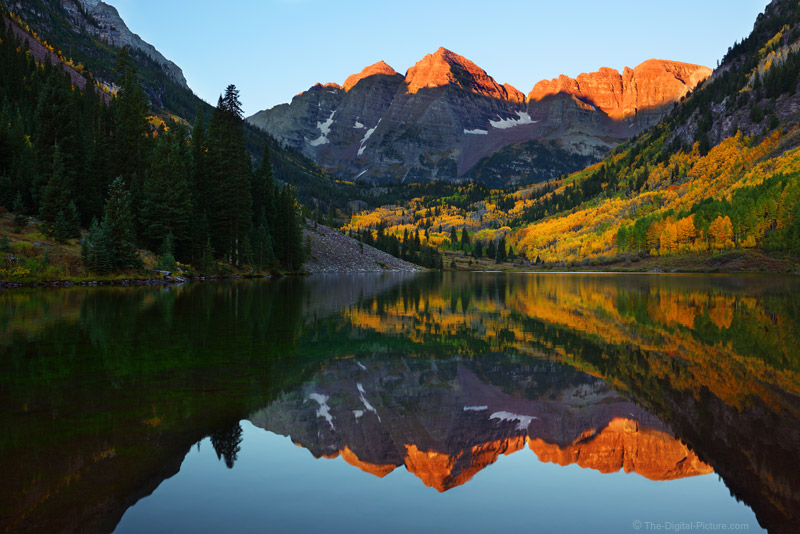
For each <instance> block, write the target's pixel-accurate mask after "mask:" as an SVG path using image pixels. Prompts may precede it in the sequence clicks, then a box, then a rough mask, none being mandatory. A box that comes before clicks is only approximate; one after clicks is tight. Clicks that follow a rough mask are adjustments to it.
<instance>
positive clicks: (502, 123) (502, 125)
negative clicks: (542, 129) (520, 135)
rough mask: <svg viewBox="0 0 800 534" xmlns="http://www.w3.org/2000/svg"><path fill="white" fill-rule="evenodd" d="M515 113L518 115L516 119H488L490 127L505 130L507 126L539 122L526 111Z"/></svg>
mask: <svg viewBox="0 0 800 534" xmlns="http://www.w3.org/2000/svg"><path fill="white" fill-rule="evenodd" d="M517 115H519V118H518V119H500V120H499V121H489V124H491V125H492V128H497V129H498V130H506V129H508V128H513V127H514V126H522V125H523V124H536V123H537V122H539V121H535V120H533V119H531V116H530V115H528V112H526V111H517Z"/></svg>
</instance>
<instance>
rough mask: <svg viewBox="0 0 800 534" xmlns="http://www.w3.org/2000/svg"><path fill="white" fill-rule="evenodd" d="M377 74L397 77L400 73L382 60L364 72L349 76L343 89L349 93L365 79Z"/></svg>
mask: <svg viewBox="0 0 800 534" xmlns="http://www.w3.org/2000/svg"><path fill="white" fill-rule="evenodd" d="M376 74H383V75H385V76H395V75H397V74H398V73H397V71H395V70H394V69H393V68H392V67H390V66H389V64H388V63H386V62H385V61H383V60H381V61H378V62H377V63H374V64H372V65H370V66H369V67H366V68H365V69H364V70H362V71H361V72H359V73H358V74H352V75H350V76H348V78H347V79H346V80H345V81H344V85H343V86H342V88H343V89H344V90H345V91H349V90H350V89H352V88H353V87H355V86H356V84H357V83H358V82H360V81H361V80H363V79H364V78H368V77H370V76H375V75H376Z"/></svg>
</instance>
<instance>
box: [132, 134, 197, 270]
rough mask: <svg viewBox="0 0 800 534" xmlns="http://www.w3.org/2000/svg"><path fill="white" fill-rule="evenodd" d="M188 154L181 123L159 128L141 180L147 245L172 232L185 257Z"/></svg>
mask: <svg viewBox="0 0 800 534" xmlns="http://www.w3.org/2000/svg"><path fill="white" fill-rule="evenodd" d="M189 163H190V156H189V152H188V145H187V139H186V133H185V131H184V130H183V128H181V127H178V126H176V127H174V128H171V129H170V130H169V131H168V132H162V134H161V135H160V136H159V140H158V142H157V143H156V147H155V149H154V150H153V154H152V157H151V165H150V171H149V172H148V173H147V176H146V178H145V182H144V191H143V195H142V197H143V203H142V208H141V227H142V231H143V233H144V236H145V239H143V242H144V243H146V244H147V245H148V247H149V248H151V249H155V248H156V247H157V246H159V245H160V244H161V243H162V242H163V241H164V240H165V239H166V237H167V235H169V234H171V235H172V236H174V242H175V249H174V250H173V251H172V252H174V253H175V254H176V255H177V257H178V258H180V259H188V258H189V256H190V252H191V247H190V244H191V238H192V235H191V228H190V224H191V219H192V201H191V194H190V190H189V182H190V178H191V167H190V165H189Z"/></svg>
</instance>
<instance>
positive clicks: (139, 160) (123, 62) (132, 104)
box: [111, 47, 151, 191]
mask: <svg viewBox="0 0 800 534" xmlns="http://www.w3.org/2000/svg"><path fill="white" fill-rule="evenodd" d="M115 68H116V72H117V85H118V86H119V90H118V91H117V95H116V97H115V98H114V99H113V100H112V101H111V109H112V112H113V117H114V137H113V140H112V152H113V155H114V157H113V163H114V172H115V175H116V176H121V177H122V178H123V180H124V181H125V182H126V184H127V185H128V187H129V188H131V190H132V191H136V188H137V184H134V183H133V182H134V181H136V180H141V179H142V178H143V177H144V171H145V168H146V167H145V165H146V161H147V159H146V154H147V147H148V137H149V133H150V130H151V129H150V124H149V123H148V121H147V115H148V114H149V108H150V105H149V103H148V100H147V96H146V95H145V93H144V89H143V88H142V84H141V82H140V80H139V73H138V72H137V70H136V66H135V65H134V63H133V59H132V58H131V56H130V52H129V50H128V47H122V48H120V49H119V52H118V53H117V63H116V67H115ZM140 185H141V184H139V187H140Z"/></svg>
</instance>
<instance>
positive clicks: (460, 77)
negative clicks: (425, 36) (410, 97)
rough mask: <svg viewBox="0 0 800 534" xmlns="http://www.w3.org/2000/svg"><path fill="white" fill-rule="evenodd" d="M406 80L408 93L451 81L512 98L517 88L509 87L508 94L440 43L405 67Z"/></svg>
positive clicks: (464, 86)
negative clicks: (408, 67) (511, 93)
mask: <svg viewBox="0 0 800 534" xmlns="http://www.w3.org/2000/svg"><path fill="white" fill-rule="evenodd" d="M406 83H407V84H408V92H409V93H411V94H413V93H416V92H418V91H419V90H420V89H425V88H433V87H443V86H447V85H455V86H457V87H461V88H462V89H466V90H468V91H472V92H474V93H478V94H481V95H484V96H488V97H491V98H497V99H500V100H512V101H513V100H516V99H517V98H518V97H519V95H517V94H516V93H519V91H517V90H516V89H514V88H513V87H511V89H513V91H514V95H513V96H510V95H509V90H508V89H507V88H505V87H503V86H502V85H500V84H498V83H497V82H496V81H494V79H493V78H492V77H491V76H489V75H488V74H487V73H486V71H485V70H483V69H482V68H480V67H478V66H477V65H476V64H475V63H473V62H472V61H470V60H469V59H467V58H465V57H463V56H460V55H458V54H456V53H455V52H452V51H450V50H448V49H447V48H444V47H443V46H442V47H439V49H438V50H436V52H434V53H433V54H428V55H427V56H425V57H424V58H422V59H421V60H420V61H418V62H417V63H416V64H415V65H414V66H413V67H411V68H410V69H408V72H407V73H406ZM509 87H510V86H509ZM520 95H521V93H520Z"/></svg>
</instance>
